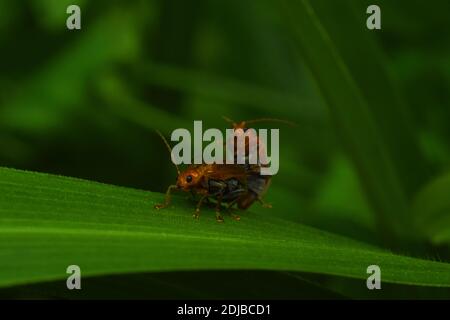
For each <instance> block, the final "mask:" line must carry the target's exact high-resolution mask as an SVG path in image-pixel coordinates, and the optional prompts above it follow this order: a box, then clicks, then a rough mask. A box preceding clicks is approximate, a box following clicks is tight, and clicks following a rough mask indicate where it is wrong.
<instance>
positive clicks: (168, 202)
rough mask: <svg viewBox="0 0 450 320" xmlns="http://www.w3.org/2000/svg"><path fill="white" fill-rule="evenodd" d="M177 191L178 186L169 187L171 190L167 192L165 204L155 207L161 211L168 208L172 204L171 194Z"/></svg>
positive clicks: (168, 189)
mask: <svg viewBox="0 0 450 320" xmlns="http://www.w3.org/2000/svg"><path fill="white" fill-rule="evenodd" d="M175 189H177V186H176V185H174V184H173V185H171V186H169V188H167V192H166V196H165V199H164V203H159V204H156V205H155V209H158V210H159V209H162V208H165V207H167V206H168V205H169V204H170V200H171V192H172V190H175Z"/></svg>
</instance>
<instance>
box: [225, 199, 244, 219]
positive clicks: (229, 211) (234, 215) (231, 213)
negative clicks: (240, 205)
mask: <svg viewBox="0 0 450 320" xmlns="http://www.w3.org/2000/svg"><path fill="white" fill-rule="evenodd" d="M238 200H239V199H234V200H233V201H231V202H230V203H229V204H228V206H227V212H228V214H229V215H230V217H231V219H233V220H236V221H239V220H241V217H240V216H238V215H237V214H234V213H233V212H231V210H233V208H232V207H233V205H234V204H236V202H237V201H238Z"/></svg>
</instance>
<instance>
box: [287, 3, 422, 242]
mask: <svg viewBox="0 0 450 320" xmlns="http://www.w3.org/2000/svg"><path fill="white" fill-rule="evenodd" d="M326 4H329V5H330V6H329V7H327V6H325V2H322V1H314V2H312V1H308V0H286V1H285V2H284V6H283V8H284V9H285V11H286V15H287V17H288V18H289V20H288V21H289V22H290V25H291V27H292V28H291V29H292V32H293V35H294V38H295V43H296V45H297V47H298V49H299V52H301V54H302V55H303V57H304V59H305V61H306V65H307V66H308V67H309V69H310V71H311V73H312V76H313V77H314V78H315V80H316V83H317V85H318V88H319V90H320V92H321V93H322V96H323V98H324V100H325V101H326V103H327V105H328V107H329V110H330V112H331V115H332V118H333V120H334V124H335V125H336V127H337V130H338V133H339V134H340V136H341V138H342V141H343V142H344V144H345V146H346V147H347V150H348V152H349V155H350V157H351V159H352V160H353V162H354V163H355V166H356V168H357V170H358V173H359V176H360V178H361V181H362V184H363V186H364V187H365V190H366V195H367V197H368V198H369V200H370V202H371V204H372V206H373V207H374V208H375V212H376V213H377V215H378V223H379V225H380V226H381V228H380V230H382V232H383V233H384V234H385V235H386V236H387V238H389V237H394V238H397V240H398V239H399V238H401V237H405V238H406V237H409V236H411V235H413V234H414V232H413V231H412V230H413V229H412V226H409V225H408V224H409V222H408V221H409V218H410V217H409V211H408V194H407V190H406V188H405V185H406V184H407V183H406V181H404V180H403V179H402V177H403V176H402V175H401V174H400V173H399V163H400V162H402V161H403V162H404V158H401V159H399V158H397V157H396V156H398V153H399V152H398V150H397V148H400V149H399V150H403V152H404V153H402V152H400V153H401V156H404V154H412V153H414V150H410V149H411V148H412V147H411V148H408V147H407V146H410V145H411V142H410V141H411V140H412V137H410V136H409V135H407V134H404V133H403V132H409V130H407V129H409V128H408V125H406V124H404V123H405V119H404V118H403V113H402V111H401V110H400V109H401V107H400V106H398V105H397V102H396V101H391V99H390V98H389V97H391V96H395V95H394V94H389V95H386V96H385V97H383V95H384V94H386V93H385V89H386V91H387V92H391V88H390V87H389V86H388V85H385V84H386V82H387V80H386V79H387V77H386V76H385V75H384V74H383V73H382V71H381V70H382V68H381V67H380V66H379V64H377V63H376V61H377V56H376V55H374V54H372V52H371V49H373V45H372V43H371V42H370V41H367V40H365V38H367V37H368V35H364V34H363V33H362V32H361V31H352V30H353V29H352V28H354V29H357V30H360V29H361V28H363V27H364V25H363V26H360V25H357V24H352V23H353V22H354V21H353V20H352V19H353V17H352V16H347V15H348V14H344V13H343V14H344V15H345V17H346V18H345V19H344V20H336V19H334V20H333V21H336V24H337V25H335V26H332V25H330V23H331V22H329V21H328V20H329V19H326V18H327V17H329V16H330V15H334V17H336V16H339V17H341V15H340V12H341V11H344V9H343V8H347V5H346V2H344V3H341V2H339V3H338V2H333V3H330V2H329V1H327V2H326ZM341 6H342V8H341ZM319 11H320V12H319ZM363 14H364V13H363ZM330 19H331V18H330ZM340 24H343V25H344V24H350V26H348V27H347V29H348V31H349V32H351V33H350V34H349V33H343V34H345V35H346V38H345V39H342V37H340V38H339V37H336V34H333V36H334V37H332V36H331V33H333V28H341V27H340ZM350 39H351V40H350ZM344 43H345V44H344ZM356 45H357V47H356ZM366 45H367V46H368V47H366ZM352 46H353V49H354V50H358V52H359V55H360V56H361V57H364V59H363V61H361V57H360V58H358V59H356V57H355V56H353V57H352V56H351V55H350V53H351V52H352V51H351V48H352ZM353 55H355V53H353ZM364 67H366V68H370V70H371V71H374V73H373V74H371V75H370V76H368V75H367V74H364V73H363V72H361V68H364ZM358 70H359V71H358ZM372 76H373V77H375V80H374V81H375V82H370V81H371V80H370V79H372ZM363 78H365V80H362V79H363ZM371 86H372V88H371ZM380 86H383V88H384V87H385V88H384V89H379V88H380ZM375 88H376V90H379V91H380V92H379V96H378V97H377V96H376V95H375V94H374V90H375ZM386 97H387V98H386ZM390 109H392V110H397V109H399V110H398V111H396V112H393V111H389V110H390ZM381 110H383V111H381ZM383 112H384V113H383ZM383 117H384V118H383ZM392 117H394V118H395V119H396V120H398V121H397V122H396V120H392V119H391V118H392ZM385 118H389V119H388V120H386V119H385ZM383 119H384V120H386V121H385V123H384V122H383V121H384V120H383ZM403 124H404V125H403ZM393 132H402V134H401V137H402V138H401V139H397V138H396V137H395V138H392V139H391V140H392V141H394V140H395V145H393V144H391V142H390V141H389V137H391V135H392V133H393ZM405 148H406V149H407V150H405ZM393 150H396V151H395V153H394V151H393ZM416 156H417V155H416V154H415V153H414V157H412V156H411V158H414V159H420V157H416ZM410 162H411V161H410ZM414 162H416V161H414ZM417 162H418V163H419V162H420V161H419V160H417ZM416 171H417V172H420V170H409V171H408V174H409V175H411V172H416ZM405 224H406V225H408V227H405ZM396 242H397V241H393V242H392V243H396Z"/></svg>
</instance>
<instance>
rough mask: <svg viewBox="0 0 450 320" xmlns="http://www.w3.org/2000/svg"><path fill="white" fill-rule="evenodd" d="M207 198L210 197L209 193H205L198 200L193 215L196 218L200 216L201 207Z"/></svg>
mask: <svg viewBox="0 0 450 320" xmlns="http://www.w3.org/2000/svg"><path fill="white" fill-rule="evenodd" d="M207 198H208V195H207V194H205V195H203V196H202V197H201V198H200V200H199V201H198V203H197V208H195V212H194V214H193V215H192V216H193V217H194V218H195V219H198V218H199V217H200V207H201V206H202V203H203V201H204V200H205V199H207Z"/></svg>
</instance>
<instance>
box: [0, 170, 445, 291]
mask: <svg viewBox="0 0 450 320" xmlns="http://www.w3.org/2000/svg"><path fill="white" fill-rule="evenodd" d="M162 198H163V195H161V194H157V193H151V192H146V191H141V190H134V189H129V188H123V187H116V186H112V185H105V184H100V183H95V182H90V181H84V180H78V179H73V178H67V177H61V176H54V175H48V174H41V173H33V172H26V171H19V170H14V169H8V168H0V286H11V285H17V284H24V283H33V282H40V281H45V280H56V279H65V278H66V277H67V275H66V268H67V266H68V265H72V264H77V265H79V266H80V268H81V270H82V274H83V275H85V276H87V275H104V274H118V273H134V272H156V271H183V270H187V271H188V270H243V269H244V270H248V269H258V270H280V271H301V272H313V273H320V274H330V275H341V276H346V277H352V278H358V279H361V281H365V279H366V277H367V274H366V268H367V266H369V265H372V264H377V265H379V266H380V267H381V270H382V280H383V281H385V282H393V283H403V284H415V285H424V286H445V287H450V264H447V263H442V262H435V261H427V260H422V259H417V258H410V257H404V256H399V255H394V254H392V253H390V252H387V251H385V250H381V249H378V248H375V247H373V246H369V245H367V244H364V243H361V242H357V241H354V240H351V239H347V238H344V237H340V236H336V235H333V234H330V233H327V232H323V231H320V230H317V229H314V228H310V227H306V226H302V225H300V224H296V223H292V222H288V221H284V220H281V219H278V218H276V215H277V212H276V208H275V209H272V210H269V209H265V210H263V209H259V208H257V207H256V206H255V208H254V211H248V212H245V213H243V214H242V219H241V221H239V222H237V221H233V220H231V219H229V218H228V219H226V221H225V223H224V224H218V223H217V222H216V221H215V218H214V213H213V212H211V211H209V210H207V209H204V210H203V212H202V217H201V218H200V220H199V221H196V220H194V219H192V212H193V205H192V202H191V200H187V199H183V198H182V197H176V198H175V200H174V203H173V205H172V206H171V207H169V208H167V209H165V210H161V211H158V210H155V209H154V208H153V205H154V204H155V203H157V202H160V201H161V200H162ZM362 285H364V282H362Z"/></svg>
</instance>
